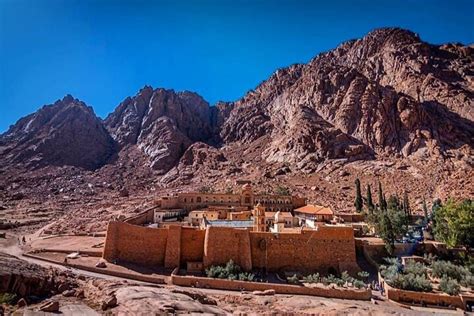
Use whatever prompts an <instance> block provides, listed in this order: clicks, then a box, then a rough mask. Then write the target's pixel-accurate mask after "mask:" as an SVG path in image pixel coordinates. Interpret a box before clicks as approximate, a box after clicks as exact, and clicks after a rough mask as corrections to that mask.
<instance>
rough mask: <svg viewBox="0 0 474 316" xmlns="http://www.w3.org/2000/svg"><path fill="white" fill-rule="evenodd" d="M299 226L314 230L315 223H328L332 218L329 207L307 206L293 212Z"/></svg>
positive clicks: (332, 214) (332, 213)
mask: <svg viewBox="0 0 474 316" xmlns="http://www.w3.org/2000/svg"><path fill="white" fill-rule="evenodd" d="M294 214H295V217H297V218H298V220H299V225H300V226H306V227H310V228H316V226H317V223H329V222H331V221H332V220H333V218H334V212H333V211H332V210H331V209H330V208H329V207H324V206H319V205H313V204H308V205H305V206H302V207H299V208H297V209H295V210H294Z"/></svg>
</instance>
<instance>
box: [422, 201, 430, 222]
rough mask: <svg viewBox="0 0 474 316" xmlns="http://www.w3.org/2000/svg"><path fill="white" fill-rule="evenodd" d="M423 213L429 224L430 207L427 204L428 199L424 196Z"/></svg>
mask: <svg viewBox="0 0 474 316" xmlns="http://www.w3.org/2000/svg"><path fill="white" fill-rule="evenodd" d="M423 214H424V215H425V224H428V221H429V218H428V207H427V206H426V201H425V199H424V198H423Z"/></svg>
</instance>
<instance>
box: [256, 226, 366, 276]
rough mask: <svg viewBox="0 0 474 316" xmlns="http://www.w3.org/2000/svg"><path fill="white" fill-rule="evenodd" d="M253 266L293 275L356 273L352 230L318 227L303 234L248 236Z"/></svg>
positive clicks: (260, 234)
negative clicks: (284, 271)
mask: <svg viewBox="0 0 474 316" xmlns="http://www.w3.org/2000/svg"><path fill="white" fill-rule="evenodd" d="M250 242H251V252H252V265H253V267H254V268H265V267H266V268H267V269H268V270H270V271H277V270H280V269H285V270H295V271H300V270H303V271H308V272H311V271H319V272H323V273H324V272H328V270H329V269H330V268H333V269H335V270H336V271H338V270H339V271H343V270H348V271H349V272H355V271H357V270H358V267H357V264H356V253H355V241H354V235H353V231H352V228H350V227H348V228H342V227H320V228H319V230H318V231H302V233H294V234H292V233H287V234H285V233H283V234H278V235H277V234H269V233H259V232H251V233H250Z"/></svg>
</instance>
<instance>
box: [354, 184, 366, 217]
mask: <svg viewBox="0 0 474 316" xmlns="http://www.w3.org/2000/svg"><path fill="white" fill-rule="evenodd" d="M355 186H356V198H355V201H354V206H355V208H356V211H357V213H360V212H362V207H363V206H364V204H363V202H362V193H361V192H360V180H359V178H357V179H356V180H355Z"/></svg>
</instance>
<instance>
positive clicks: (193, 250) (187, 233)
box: [180, 227, 206, 266]
mask: <svg viewBox="0 0 474 316" xmlns="http://www.w3.org/2000/svg"><path fill="white" fill-rule="evenodd" d="M205 236H206V231H205V230H203V229H195V228H191V227H189V228H188V227H183V228H182V229H181V260H180V264H181V266H186V263H187V262H188V261H189V262H196V261H197V262H202V261H203V257H204V239H205Z"/></svg>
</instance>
